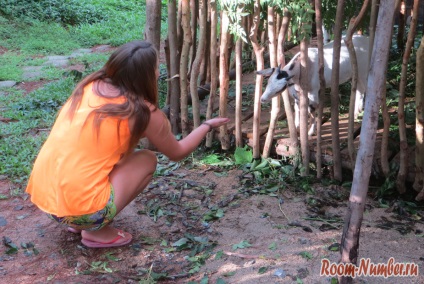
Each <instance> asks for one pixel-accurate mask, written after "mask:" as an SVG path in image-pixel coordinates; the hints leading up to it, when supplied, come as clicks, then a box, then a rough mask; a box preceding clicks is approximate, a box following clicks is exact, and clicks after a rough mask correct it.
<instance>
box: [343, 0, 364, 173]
mask: <svg viewBox="0 0 424 284" xmlns="http://www.w3.org/2000/svg"><path fill="white" fill-rule="evenodd" d="M368 3H369V0H365V1H364V4H363V5H362V8H361V11H360V12H359V14H358V17H353V18H352V19H351V20H350V23H349V27H348V29H347V34H346V37H345V43H346V47H347V48H348V51H349V57H350V64H351V66H352V82H351V91H350V101H349V123H348V137H347V146H348V152H349V158H350V163H351V165H352V173H353V172H354V171H355V159H356V149H355V145H354V144H353V140H354V137H353V134H354V130H355V129H354V127H355V124H354V123H355V117H354V111H355V97H356V89H357V85H358V60H357V58H356V52H355V47H354V46H353V42H352V36H353V33H354V32H355V31H356V29H357V28H358V25H359V23H360V22H361V20H362V18H363V17H364V15H365V13H366V12H367V8H368Z"/></svg>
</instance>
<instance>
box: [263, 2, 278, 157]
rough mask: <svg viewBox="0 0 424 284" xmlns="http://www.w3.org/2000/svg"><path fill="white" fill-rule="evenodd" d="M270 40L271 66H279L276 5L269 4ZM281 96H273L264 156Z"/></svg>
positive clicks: (264, 155)
mask: <svg viewBox="0 0 424 284" xmlns="http://www.w3.org/2000/svg"><path fill="white" fill-rule="evenodd" d="M267 22H268V41H269V61H270V65H271V67H277V38H276V36H275V17H274V7H271V6H268V21H267ZM280 110H281V109H280V96H275V97H274V98H272V108H271V116H270V120H269V127H268V133H267V135H266V139H265V145H264V149H263V152H262V156H263V157H264V158H268V157H269V153H270V150H271V147H272V145H273V144H272V142H273V141H274V131H275V125H276V124H277V119H278V114H279V113H280Z"/></svg>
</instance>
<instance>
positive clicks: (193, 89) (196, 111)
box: [190, 0, 207, 128]
mask: <svg viewBox="0 0 424 284" xmlns="http://www.w3.org/2000/svg"><path fill="white" fill-rule="evenodd" d="M199 9H200V13H199V16H200V18H199V20H200V21H199V25H200V26H199V30H200V34H199V46H198V48H197V52H196V58H195V60H194V62H193V65H192V69H191V76H190V94H191V102H192V110H193V128H197V127H199V125H200V101H199V96H198V95H197V86H198V78H199V71H200V65H201V64H202V60H203V55H204V53H205V47H206V30H205V29H206V20H207V8H206V2H205V1H204V0H200V1H199Z"/></svg>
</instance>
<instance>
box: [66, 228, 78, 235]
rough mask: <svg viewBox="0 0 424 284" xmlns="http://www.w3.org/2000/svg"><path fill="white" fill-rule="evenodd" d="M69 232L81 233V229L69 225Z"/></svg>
mask: <svg viewBox="0 0 424 284" xmlns="http://www.w3.org/2000/svg"><path fill="white" fill-rule="evenodd" d="M68 232H71V233H74V234H79V233H81V230H78V229H75V228H72V227H68Z"/></svg>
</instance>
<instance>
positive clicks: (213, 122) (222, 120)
mask: <svg viewBox="0 0 424 284" xmlns="http://www.w3.org/2000/svg"><path fill="white" fill-rule="evenodd" d="M229 121H230V119H229V118H226V117H215V118H212V119H209V120H206V121H205V122H204V123H205V124H207V125H210V126H211V127H212V128H217V127H220V126H222V125H224V124H227V123H228V122H229Z"/></svg>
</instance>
